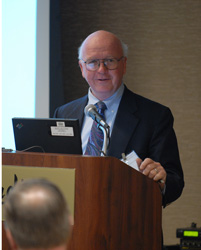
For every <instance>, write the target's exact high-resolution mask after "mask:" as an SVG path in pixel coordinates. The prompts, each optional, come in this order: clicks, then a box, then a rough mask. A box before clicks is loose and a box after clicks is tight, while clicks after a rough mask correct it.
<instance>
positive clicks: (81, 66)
mask: <svg viewBox="0 0 201 250" xmlns="http://www.w3.org/2000/svg"><path fill="white" fill-rule="evenodd" d="M79 66H80V70H81V72H82V77H83V78H85V77H84V69H83V65H82V63H81V61H79Z"/></svg>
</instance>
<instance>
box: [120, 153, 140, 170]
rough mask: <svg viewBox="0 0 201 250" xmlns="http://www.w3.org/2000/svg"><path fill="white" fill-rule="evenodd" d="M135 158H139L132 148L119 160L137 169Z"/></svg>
mask: <svg viewBox="0 0 201 250" xmlns="http://www.w3.org/2000/svg"><path fill="white" fill-rule="evenodd" d="M137 158H139V156H138V155H137V154H136V153H135V151H134V150H133V151H132V152H131V153H130V154H128V155H126V156H125V157H124V158H123V159H121V161H123V162H124V163H126V164H127V165H129V166H130V167H132V168H134V169H135V170H137V171H139V167H138V165H137V162H136V159H137Z"/></svg>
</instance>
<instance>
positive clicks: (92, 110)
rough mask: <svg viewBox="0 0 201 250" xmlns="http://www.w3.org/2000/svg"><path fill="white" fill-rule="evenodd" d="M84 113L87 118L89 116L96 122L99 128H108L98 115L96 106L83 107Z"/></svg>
mask: <svg viewBox="0 0 201 250" xmlns="http://www.w3.org/2000/svg"><path fill="white" fill-rule="evenodd" d="M84 113H85V115H87V116H90V117H91V118H92V119H93V120H94V121H96V122H97V123H98V124H99V125H100V126H102V127H104V128H106V129H107V128H109V127H110V126H109V125H108V124H107V123H106V122H105V121H104V120H103V118H102V117H101V116H100V114H99V113H98V110H97V108H96V106H94V105H93V104H89V105H87V106H86V107H85V109H84Z"/></svg>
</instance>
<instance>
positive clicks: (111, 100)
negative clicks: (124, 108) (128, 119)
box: [88, 83, 125, 109]
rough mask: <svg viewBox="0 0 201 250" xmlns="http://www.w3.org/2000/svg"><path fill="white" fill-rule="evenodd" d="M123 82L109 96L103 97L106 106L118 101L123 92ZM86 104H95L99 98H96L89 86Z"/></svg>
mask: <svg viewBox="0 0 201 250" xmlns="http://www.w3.org/2000/svg"><path fill="white" fill-rule="evenodd" d="M124 88H125V87H124V84H123V83H122V84H121V86H120V87H119V88H118V89H117V91H116V92H115V93H114V94H113V95H112V96H110V97H109V98H107V99H105V100H104V101H103V102H104V103H105V104H106V106H107V108H108V109H110V108H111V107H112V106H113V105H114V104H115V103H116V102H119V101H120V99H121V97H122V95H123V92H124ZM88 99H89V101H88V104H93V105H94V104H95V103H97V102H99V101H100V100H98V99H97V98H96V97H95V96H94V95H93V94H92V92H91V89H90V88H89V90H88Z"/></svg>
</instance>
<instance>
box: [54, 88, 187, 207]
mask: <svg viewBox="0 0 201 250" xmlns="http://www.w3.org/2000/svg"><path fill="white" fill-rule="evenodd" d="M87 102H88V96H87V95H86V96H84V97H82V98H79V99H77V100H75V101H72V102H70V103H67V104H65V105H63V106H61V107H59V108H57V109H56V111H55V114H54V117H55V118H71V119H79V122H80V128H81V127H82V123H83V118H84V108H85V106H86V105H87ZM173 120H174V119H173V116H172V113H171V111H170V109H169V108H167V107H165V106H163V105H161V104H159V103H156V102H153V101H151V100H149V99H146V98H144V97H142V96H139V95H137V94H135V93H133V92H131V91H130V90H129V89H127V87H125V90H124V93H123V96H122V99H121V102H120V105H119V109H118V112H117V115H116V119H115V123H114V127H113V130H112V134H111V138H110V144H109V147H108V151H107V155H108V156H114V157H116V158H119V159H120V158H121V157H122V153H125V154H128V153H130V152H131V151H132V150H134V151H135V152H136V153H137V155H138V156H139V157H140V158H141V159H142V160H144V159H145V158H151V159H152V160H154V161H156V162H160V164H161V165H162V166H163V167H164V168H165V170H166V172H167V180H166V191H165V194H164V195H163V206H166V205H167V204H168V203H171V202H173V201H174V200H176V199H177V198H178V197H179V196H180V195H181V193H182V190H183V187H184V178H183V171H182V167H181V162H180V158H179V151H178V145H177V139H176V136H175V132H174V129H173Z"/></svg>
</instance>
